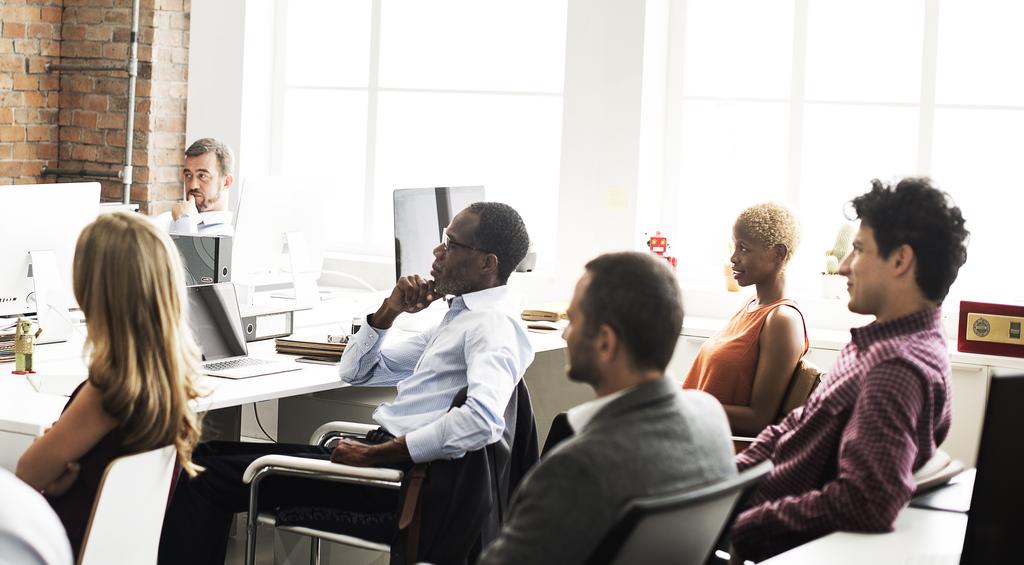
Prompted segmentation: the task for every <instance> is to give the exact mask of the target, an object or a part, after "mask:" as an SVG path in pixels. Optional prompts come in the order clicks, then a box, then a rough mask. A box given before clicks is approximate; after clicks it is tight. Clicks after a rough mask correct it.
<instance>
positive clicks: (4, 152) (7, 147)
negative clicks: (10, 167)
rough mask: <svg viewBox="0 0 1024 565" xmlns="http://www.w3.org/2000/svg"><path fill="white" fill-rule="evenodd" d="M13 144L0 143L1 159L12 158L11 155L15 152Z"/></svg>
mask: <svg viewBox="0 0 1024 565" xmlns="http://www.w3.org/2000/svg"><path fill="white" fill-rule="evenodd" d="M13 147H14V145H13V144H10V143H0V160H5V159H10V158H11V155H13V154H14V150H13V149H12V148H13Z"/></svg>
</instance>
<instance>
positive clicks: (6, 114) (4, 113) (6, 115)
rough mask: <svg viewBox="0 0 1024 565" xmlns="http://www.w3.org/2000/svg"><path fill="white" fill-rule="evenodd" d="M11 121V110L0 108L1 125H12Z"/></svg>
mask: <svg viewBox="0 0 1024 565" xmlns="http://www.w3.org/2000/svg"><path fill="white" fill-rule="evenodd" d="M11 119H12V118H11V109H10V108H0V124H9V123H11Z"/></svg>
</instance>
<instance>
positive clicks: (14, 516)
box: [0, 469, 74, 565]
mask: <svg viewBox="0 0 1024 565" xmlns="http://www.w3.org/2000/svg"><path fill="white" fill-rule="evenodd" d="M0 500H2V501H3V503H0V563H17V564H19V565H71V564H72V563H73V562H74V561H73V560H72V558H71V544H70V543H68V534H67V533H65V532H64V526H63V525H62V524H61V523H60V519H59V518H57V515H56V514H54V512H53V509H52V508H50V505H49V504H48V503H47V502H46V499H44V498H43V496H42V495H41V494H39V493H38V492H36V491H34V490H32V487H30V486H28V485H26V484H25V483H23V482H21V480H20V479H18V478H17V477H15V476H14V475H12V474H11V473H10V472H9V471H6V470H4V469H0Z"/></svg>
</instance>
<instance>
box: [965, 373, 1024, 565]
mask: <svg viewBox="0 0 1024 565" xmlns="http://www.w3.org/2000/svg"><path fill="white" fill-rule="evenodd" d="M1022 406H1024V371H1019V370H1018V371H1005V370H1000V369H994V370H993V374H992V379H991V381H990V383H989V390H988V406H987V408H986V409H985V422H984V425H983V426H982V430H981V444H980V445H979V447H978V470H977V474H976V475H975V478H974V494H973V495H972V497H971V509H970V510H969V511H968V514H967V516H968V517H967V533H966V534H965V536H964V548H963V552H962V553H961V555H960V563H961V565H979V564H982V563H1018V562H1019V561H1020V553H1021V551H1020V546H1019V543H1018V540H1019V535H1020V534H1019V532H1020V523H1019V521H1018V517H1019V515H1020V511H1021V508H1024V481H1022V480H1021V475H1022V472H1024V451H1021V449H1020V430H1021V428H1022V421H1024V420H1022V417H1021V407H1022Z"/></svg>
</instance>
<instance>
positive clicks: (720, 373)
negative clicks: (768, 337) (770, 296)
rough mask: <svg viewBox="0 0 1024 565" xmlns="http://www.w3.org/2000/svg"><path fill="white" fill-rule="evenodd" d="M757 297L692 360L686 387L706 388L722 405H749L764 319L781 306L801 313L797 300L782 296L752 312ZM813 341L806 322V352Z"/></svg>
mask: <svg viewBox="0 0 1024 565" xmlns="http://www.w3.org/2000/svg"><path fill="white" fill-rule="evenodd" d="M755 300H757V297H754V298H751V299H750V301H749V302H747V303H746V304H744V305H743V307H742V308H740V311H739V312H736V314H735V315H733V317H732V319H730V320H729V323H728V324H726V326H725V328H723V329H722V331H720V332H718V333H717V334H715V335H713V336H711V337H709V338H708V340H707V341H705V342H704V344H703V345H701V347H700V351H698V352H697V358H696V359H694V360H693V366H692V367H691V368H690V374H688V375H686V380H685V381H683V388H695V389H698V390H703V391H704V392H707V393H708V394H711V395H712V396H714V397H715V398H717V399H718V401H719V402H721V403H722V404H730V405H733V406H749V405H750V392H751V390H753V388H754V372H755V371H756V370H757V359H758V355H759V354H760V351H761V347H760V342H759V340H760V337H761V328H762V327H764V321H765V319H766V318H767V317H768V314H771V313H772V311H774V310H775V309H776V308H778V307H779V306H789V307H792V308H793V309H794V310H796V311H797V313H798V314H800V319H801V320H803V317H804V315H803V313H802V312H800V309H799V308H798V307H797V305H796V302H794V301H792V300H790V299H788V298H783V299H781V300H776V301H775V302H772V303H771V304H766V305H764V306H761V307H759V308H756V309H754V310H753V311H748V308H749V307H750V305H751V304H753V303H754V301H755ZM809 345H810V342H809V341H808V340H807V324H806V323H805V324H804V353H807V348H808V346H809Z"/></svg>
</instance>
